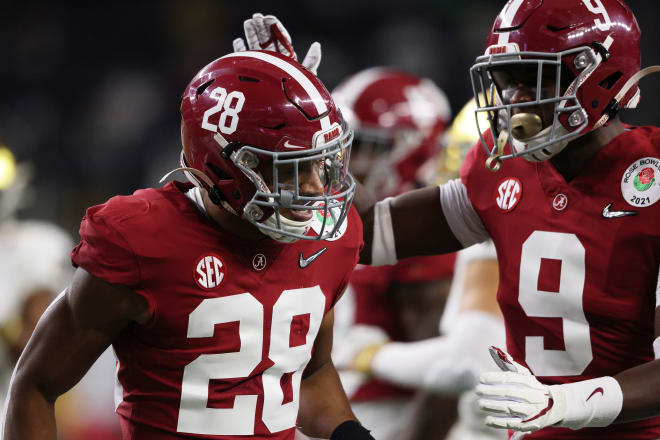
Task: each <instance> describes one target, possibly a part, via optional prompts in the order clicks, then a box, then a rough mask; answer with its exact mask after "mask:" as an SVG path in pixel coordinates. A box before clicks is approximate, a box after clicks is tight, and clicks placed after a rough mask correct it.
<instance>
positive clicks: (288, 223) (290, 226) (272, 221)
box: [256, 213, 313, 243]
mask: <svg viewBox="0 0 660 440" xmlns="http://www.w3.org/2000/svg"><path fill="white" fill-rule="evenodd" d="M312 220H313V218H310V219H309V220H305V221H302V222H299V221H295V220H291V219H289V218H286V217H285V216H283V215H281V214H280V228H281V229H282V230H283V231H286V232H289V233H293V234H298V235H305V234H306V233H307V231H309V227H310V226H311V224H312ZM262 223H263V224H264V225H266V226H269V227H271V228H274V229H277V214H275V213H273V215H271V216H270V217H268V218H267V219H266V220H264V221H263V222H262ZM259 225H260V223H256V226H257V228H259V230H260V231H261V232H262V233H264V234H266V235H267V236H269V237H270V238H272V239H273V240H275V241H279V242H280V243H293V242H295V241H298V239H297V238H295V237H290V236H288V235H283V234H280V233H278V232H275V231H271V230H269V229H265V228H261V227H259Z"/></svg>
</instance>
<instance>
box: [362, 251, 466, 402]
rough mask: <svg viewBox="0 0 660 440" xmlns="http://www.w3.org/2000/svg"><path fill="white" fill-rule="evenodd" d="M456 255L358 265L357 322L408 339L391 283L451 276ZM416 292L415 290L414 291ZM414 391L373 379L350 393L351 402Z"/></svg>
mask: <svg viewBox="0 0 660 440" xmlns="http://www.w3.org/2000/svg"><path fill="white" fill-rule="evenodd" d="M455 260H456V254H455V253H454V254H447V255H433V256H428V257H416V258H406V259H404V260H401V261H399V262H398V263H397V264H396V265H394V266H374V267H372V266H362V265H360V266H358V268H357V269H356V270H355V272H353V275H351V280H350V284H349V285H350V292H351V295H352V296H353V300H354V301H355V324H366V325H375V326H378V327H380V328H382V329H383V330H385V332H386V333H387V335H388V336H389V337H390V339H391V340H393V341H405V340H406V338H405V337H404V332H403V329H402V328H401V324H400V322H399V317H398V316H399V315H398V314H397V311H396V310H395V305H394V304H393V303H392V301H391V300H390V299H389V298H388V295H387V293H388V290H389V287H390V285H391V284H392V283H395V282H398V283H411V284H414V283H422V282H428V281H434V280H442V279H450V278H451V276H452V273H453V268H454V262H455ZM411 294H414V292H411ZM410 395H412V391H411V390H408V389H405V388H402V387H398V386H395V385H392V384H389V383H387V382H384V381H380V380H377V379H370V380H368V381H367V382H365V383H364V384H362V386H360V387H359V388H358V389H357V391H356V392H355V393H354V394H353V395H351V396H349V397H350V398H351V400H352V401H356V402H363V401H369V400H376V399H385V398H392V397H397V396H410Z"/></svg>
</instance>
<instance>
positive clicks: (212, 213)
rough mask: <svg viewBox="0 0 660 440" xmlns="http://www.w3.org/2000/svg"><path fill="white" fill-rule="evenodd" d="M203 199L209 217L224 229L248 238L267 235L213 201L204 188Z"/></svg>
mask: <svg viewBox="0 0 660 440" xmlns="http://www.w3.org/2000/svg"><path fill="white" fill-rule="evenodd" d="M202 200H203V202H204V208H205V209H206V213H207V214H208V216H209V218H210V219H211V220H213V221H214V222H215V223H216V224H217V225H218V226H219V227H220V228H222V229H223V230H225V231H227V232H229V233H231V234H234V235H236V236H238V237H241V238H246V239H248V240H261V239H262V238H264V237H265V235H264V234H262V233H261V232H260V231H259V230H258V229H257V228H256V227H255V226H254V225H252V224H251V223H248V222H247V221H245V220H243V219H241V218H239V217H238V216H236V215H234V214H232V213H231V212H229V211H227V210H225V209H224V208H222V207H220V206H218V205H216V204H215V203H213V202H212V201H211V198H210V197H209V194H208V192H207V191H206V190H204V189H202Z"/></svg>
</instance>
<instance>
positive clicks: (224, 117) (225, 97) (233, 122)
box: [202, 87, 245, 134]
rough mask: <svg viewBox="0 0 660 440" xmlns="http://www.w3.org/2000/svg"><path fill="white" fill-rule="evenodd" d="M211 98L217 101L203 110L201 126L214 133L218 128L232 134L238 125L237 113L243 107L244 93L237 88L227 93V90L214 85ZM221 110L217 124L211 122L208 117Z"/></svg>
mask: <svg viewBox="0 0 660 440" xmlns="http://www.w3.org/2000/svg"><path fill="white" fill-rule="evenodd" d="M211 98H213V99H215V100H217V101H218V103H217V104H216V105H214V106H213V107H211V108H210V109H208V110H206V111H205V112H204V118H203V119H202V128H204V129H206V130H209V131H212V132H214V133H217V132H218V130H220V131H221V132H223V133H224V134H232V133H233V132H235V131H236V127H237V126H238V113H239V112H240V111H241V110H242V109H243V104H244V103H245V95H243V92H239V91H237V90H235V91H233V92H229V94H227V90H225V89H224V88H222V87H216V88H215V89H213V91H211ZM221 110H222V113H220V120H219V121H218V125H214V124H211V123H210V122H209V118H210V117H211V116H213V115H215V114H216V113H218V112H219V111H221ZM227 124H229V125H227Z"/></svg>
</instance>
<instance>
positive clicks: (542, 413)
mask: <svg viewBox="0 0 660 440" xmlns="http://www.w3.org/2000/svg"><path fill="white" fill-rule="evenodd" d="M587 400H589V399H587ZM554 405H555V401H554V400H552V397H549V398H548V406H546V407H545V408H543V409H542V410H541V412H539V413H538V414H537V415H535V416H534V417H532V418H531V419H527V420H523V423H527V422H531V421H532V420H536V419H538V418H539V417H541V416H544V415H545V414H546V413H547V412H548V411H550V410H551V409H552V407H553V406H554Z"/></svg>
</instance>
